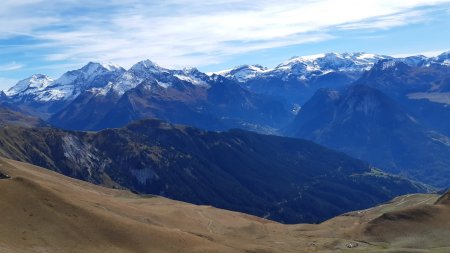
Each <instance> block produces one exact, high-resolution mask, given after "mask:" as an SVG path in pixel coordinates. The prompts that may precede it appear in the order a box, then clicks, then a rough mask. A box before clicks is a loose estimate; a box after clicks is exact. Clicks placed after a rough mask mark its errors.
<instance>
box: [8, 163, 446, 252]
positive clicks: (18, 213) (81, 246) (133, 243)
mask: <svg viewBox="0 0 450 253" xmlns="http://www.w3.org/2000/svg"><path fill="white" fill-rule="evenodd" d="M0 172H2V173H3V174H8V175H10V176H11V178H10V179H0V252H2V253H3V252H5V253H12V252H14V253H16V252H17V253H22V252H23V253H28V252H40V253H41V252H42V253H44V252H71V253H72V252H74V253H75V252H83V253H84V252H112V253H114V252H152V253H158V252H183V253H184V252H187V253H189V252H205V253H206V252H208V253H209V252H226V253H233V252H247V253H251V252H253V253H269V252H274V253H275V252H336V251H337V252H340V251H343V252H347V251H349V252H378V251H380V252H383V251H386V252H413V249H412V248H411V247H415V248H416V249H424V250H428V249H432V250H433V251H437V252H439V251H440V250H443V251H442V252H448V251H445V250H449V248H448V247H449V243H447V244H446V243H445V242H441V241H439V240H435V239H436V238H438V239H439V238H441V237H439V236H438V237H434V233H438V234H439V232H442V231H441V230H442V229H444V230H445V229H446V230H445V231H446V232H445V231H444V232H442V233H444V235H448V231H449V229H450V225H449V223H448V220H449V219H448V215H449V213H450V212H448V211H449V209H448V205H443V204H440V205H433V206H431V204H433V203H434V202H435V201H436V199H437V198H438V196H436V195H409V196H403V197H401V198H397V199H395V200H394V201H392V202H391V203H387V204H385V205H382V206H379V207H376V208H373V209H368V210H363V211H358V212H352V213H348V214H345V215H342V216H339V217H336V218H334V219H331V220H329V221H326V222H324V223H322V224H318V225H308V224H300V225H283V224H279V223H276V222H272V221H268V220H265V219H261V218H257V217H254V216H250V215H246V214H241V213H236V212H231V211H226V210H221V209H217V208H213V207H209V206H196V205H191V204H187V203H182V202H178V201H173V200H169V199H165V198H162V197H140V196H137V195H134V194H132V193H130V192H127V191H122V190H113V189H108V188H103V187H99V186H95V185H92V184H89V183H86V182H83V181H79V180H75V179H71V178H68V177H65V176H62V175H60V174H57V173H54V172H51V171H48V170H45V169H42V168H39V167H36V166H32V165H29V164H25V163H20V162H16V161H12V160H8V159H3V158H0ZM424 204H430V205H427V206H424ZM417 208H419V209H420V210H422V209H424V210H429V212H431V213H432V214H433V215H435V216H433V217H434V218H433V219H436V220H433V222H432V223H427V222H428V220H426V219H423V220H417V219H415V218H413V222H414V223H409V222H408V221H404V220H403V221H402V222H401V223H397V222H395V220H394V219H387V220H386V219H384V218H386V217H385V216H386V215H383V214H384V213H386V212H391V211H393V214H398V213H402V212H404V211H401V210H406V211H407V212H411V210H415V209H417ZM399 210H400V211H399ZM435 210H438V211H439V212H438V213H437V214H435ZM380 215H381V216H380ZM400 216H401V215H400ZM383 217H384V218H383ZM443 218H445V219H446V221H447V223H441V222H440V221H441V219H443ZM399 224H400V225H399ZM411 224H412V225H411ZM430 224H431V226H430ZM417 225H420V227H421V229H422V230H417V231H418V232H420V233H421V234H423V233H425V234H427V233H428V234H430V236H429V237H424V238H428V240H429V241H428V244H426V243H423V244H422V245H416V244H414V245H413V244H411V243H408V242H409V240H410V239H408V238H412V240H416V239H417V237H415V234H406V235H405V234H401V233H400V234H399V232H398V231H399V230H400V231H404V230H410V231H412V229H411V226H417ZM438 225H439V226H438ZM434 228H436V229H434ZM386 230H387V231H386ZM389 232H392V233H391V234H389ZM446 233H447V234H446ZM380 235H381V236H380ZM405 236H406V237H405ZM447 238H448V237H447ZM425 240H427V239H425ZM352 245H353V246H354V245H357V246H356V247H354V248H348V247H349V246H352ZM392 247H394V248H392ZM435 247H441V248H440V249H438V248H435ZM445 247H447V248H445ZM388 248H389V249H388ZM404 249H406V250H404ZM408 250H409V251H408ZM419 252H423V251H419ZM425 252H428V251H425Z"/></svg>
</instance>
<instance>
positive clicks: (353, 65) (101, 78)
mask: <svg viewBox="0 0 450 253" xmlns="http://www.w3.org/2000/svg"><path fill="white" fill-rule="evenodd" d="M380 60H387V62H386V63H385V64H386V66H390V65H392V64H394V62H396V61H401V62H404V63H406V64H408V65H411V66H427V65H430V64H442V65H450V52H446V53H443V54H441V55H439V56H437V57H431V58H428V57H425V56H422V55H419V56H411V57H406V58H393V57H390V56H386V55H376V54H368V53H342V54H339V53H326V54H319V55H312V56H301V57H293V58H291V59H289V60H287V61H285V62H283V63H281V64H279V65H278V66H276V67H275V68H272V69H269V68H266V67H263V66H260V65H243V66H239V67H236V68H233V69H230V70H224V71H219V72H215V73H209V74H205V73H202V72H200V71H198V70H197V69H183V70H170V69H166V68H163V67H161V66H158V65H157V64H155V63H153V62H152V61H150V60H145V61H141V62H138V63H136V64H135V65H133V66H132V67H131V68H130V69H129V70H125V69H124V68H122V67H120V66H117V65H107V64H100V63H93V62H90V63H88V64H87V65H86V66H84V67H82V68H81V69H78V70H73V71H69V72H66V73H65V74H63V75H62V76H61V77H60V78H58V79H56V80H54V79H52V78H50V77H48V76H46V75H42V74H36V75H33V76H31V77H29V78H27V79H24V80H21V81H19V82H18V83H17V84H16V85H15V86H13V87H11V88H10V89H8V90H7V91H5V94H6V95H7V96H8V97H9V98H12V99H14V100H16V101H17V100H23V99H27V100H29V99H31V100H34V101H36V102H49V101H61V100H73V99H75V98H76V97H77V96H78V95H79V94H80V93H82V92H83V91H85V90H91V89H92V90H95V92H97V93H99V94H106V93H107V92H110V91H114V92H116V93H117V94H119V95H122V94H124V93H125V92H126V91H128V90H130V89H133V88H135V87H136V86H137V85H139V84H140V83H141V82H143V81H144V80H146V79H149V78H153V79H154V80H155V81H156V82H157V83H158V85H160V86H161V87H163V88H168V87H169V86H171V81H173V80H174V79H178V80H182V81H186V82H189V83H192V84H194V85H199V86H204V87H208V82H209V81H210V79H211V78H212V76H214V75H220V76H223V77H226V78H229V79H233V80H235V81H237V82H239V83H245V82H248V81H251V80H255V79H261V78H274V77H275V78H280V79H281V80H284V81H286V80H289V79H292V78H294V79H296V80H299V81H308V80H310V79H312V78H315V77H320V76H323V75H326V74H329V73H333V72H346V73H350V74H356V75H358V74H360V73H362V72H363V71H367V70H369V69H370V68H371V67H372V66H373V65H374V64H375V63H376V62H378V61H380Z"/></svg>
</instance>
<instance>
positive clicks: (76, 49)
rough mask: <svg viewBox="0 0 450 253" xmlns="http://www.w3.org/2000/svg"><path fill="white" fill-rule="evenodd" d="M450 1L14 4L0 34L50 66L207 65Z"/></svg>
mask: <svg viewBox="0 0 450 253" xmlns="http://www.w3.org/2000/svg"><path fill="white" fill-rule="evenodd" d="M4 1H5V0H4ZM449 2H450V0H396V1H392V0H365V1H361V0H320V1H319V0H305V1H298V0H297V1H288V0H278V1H276V0H260V1H258V2H251V1H244V0H228V1H225V0H216V1H212V0H210V1H206V0H198V1H188V0H166V1H163V0H154V1H147V2H146V1H137V0H123V1H119V0H111V1H108V2H102V3H101V4H96V3H92V1H88V0H65V1H61V2H60V3H59V4H57V5H55V3H54V1H50V0H20V1H17V0H16V1H13V0H6V2H4V3H3V2H2V5H1V6H0V17H1V18H0V23H1V24H2V27H3V28H0V34H3V36H14V35H17V34H29V35H30V36H32V37H33V38H34V39H36V40H38V41H40V42H39V43H40V44H39V46H40V47H46V48H48V49H52V50H51V51H52V52H51V53H48V54H47V56H46V60H49V61H65V60H70V61H72V62H76V61H78V62H85V61H87V60H95V61H112V62H117V63H119V64H122V65H124V66H126V67H127V66H129V65H131V64H132V63H134V62H136V61H137V60H139V59H144V58H150V59H152V60H154V61H156V62H159V63H160V64H162V65H165V66H187V65H190V66H194V65H195V66H203V65H208V64H212V63H218V62H219V61H221V60H222V59H224V58H226V57H229V56H233V55H237V54H242V53H248V52H252V51H255V50H261V49H268V48H274V47H282V46H289V45H296V44H301V43H310V42H316V41H321V40H327V39H332V38H333V36H332V35H331V34H330V31H333V30H336V29H387V28H391V27H394V26H401V25H405V24H408V23H414V22H422V21H424V20H426V16H427V14H428V13H427V12H426V11H418V10H417V8H418V7H425V6H435V5H438V4H444V3H449ZM75 7H76V8H78V9H82V10H78V11H74V10H75ZM4 24H5V25H4ZM0 38H1V37H0Z"/></svg>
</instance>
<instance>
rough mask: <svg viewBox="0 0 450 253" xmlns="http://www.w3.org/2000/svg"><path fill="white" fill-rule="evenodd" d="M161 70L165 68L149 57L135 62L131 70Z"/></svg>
mask: <svg viewBox="0 0 450 253" xmlns="http://www.w3.org/2000/svg"><path fill="white" fill-rule="evenodd" d="M161 70H163V68H162V67H160V66H159V65H158V64H156V63H154V62H152V61H150V60H148V59H147V60H144V61H140V62H138V63H136V64H134V65H133V66H132V67H131V69H130V71H136V72H143V71H151V72H155V71H161Z"/></svg>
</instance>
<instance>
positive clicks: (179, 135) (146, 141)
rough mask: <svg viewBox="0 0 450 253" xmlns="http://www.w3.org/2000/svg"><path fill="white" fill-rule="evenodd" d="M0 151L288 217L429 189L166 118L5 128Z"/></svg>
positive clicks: (287, 142) (356, 163)
mask: <svg viewBox="0 0 450 253" xmlns="http://www.w3.org/2000/svg"><path fill="white" fill-rule="evenodd" d="M0 154H1V155H2V156H5V157H10V158H13V159H17V160H21V161H26V162H30V163H33V164H36V165H39V166H43V167H46V168H49V169H52V170H55V171H57V172H60V173H63V174H65V175H69V176H71V177H75V178H79V179H83V180H86V181H90V182H94V183H97V184H102V185H105V186H109V187H116V188H127V189H130V190H133V191H135V192H138V193H142V194H157V195H161V196H165V197H169V198H172V199H176V200H182V201H187V202H191V203H195V204H206V205H213V206H216V207H220V208H225V209H229V210H236V211H241V212H245V213H249V214H254V215H258V216H260V217H265V218H268V219H272V220H276V221H280V222H285V223H297V222H320V221H323V220H324V219H327V218H329V217H333V216H335V215H338V214H340V213H343V212H346V211H350V210H355V209H359V208H366V207H369V206H372V205H374V204H377V203H380V202H383V201H386V200H388V199H390V198H392V197H393V196H397V195H400V194H406V193H412V192H420V191H424V190H425V188H424V187H422V186H421V185H419V184H416V183H412V182H411V181H408V180H405V179H403V178H400V177H396V176H391V175H388V174H385V173H383V172H381V171H379V170H377V169H375V168H373V167H372V166H370V165H368V164H367V163H365V162H362V161H360V160H357V159H354V158H351V157H349V156H347V155H345V154H343V153H339V152H336V151H332V150H329V149H327V148H324V147H322V146H319V145H317V144H314V143H312V142H309V141H305V140H297V139H290V138H283V137H276V136H267V135H259V134H255V133H251V132H245V131H242V130H232V131H228V132H222V133H217V132H207V131H202V130H198V129H195V128H190V127H184V126H176V125H171V124H168V123H165V122H162V121H157V120H144V121H138V122H135V123H132V124H129V125H127V126H126V127H125V128H120V129H107V130H103V131H100V132H70V131H63V130H57V129H52V128H34V129H26V128H20V127H13V126H9V127H4V128H1V129H0Z"/></svg>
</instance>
